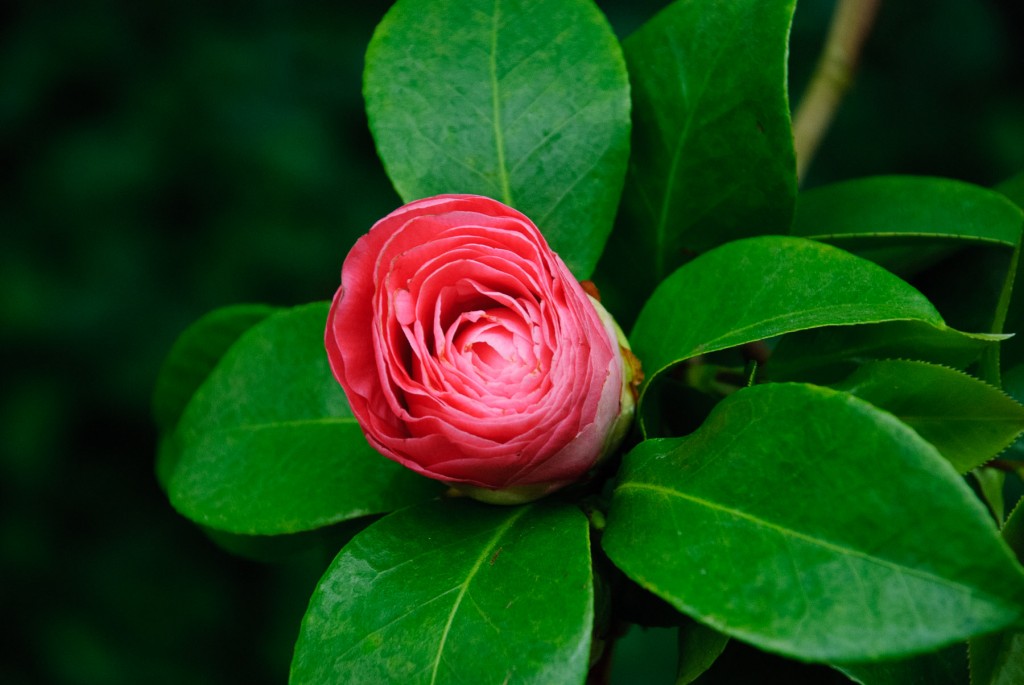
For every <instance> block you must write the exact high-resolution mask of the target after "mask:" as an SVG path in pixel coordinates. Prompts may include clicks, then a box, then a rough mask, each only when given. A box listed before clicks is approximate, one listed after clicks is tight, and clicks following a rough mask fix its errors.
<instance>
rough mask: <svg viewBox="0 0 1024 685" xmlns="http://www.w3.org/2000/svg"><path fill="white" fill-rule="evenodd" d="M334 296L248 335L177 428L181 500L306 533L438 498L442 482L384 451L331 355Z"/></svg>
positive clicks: (216, 519)
mask: <svg viewBox="0 0 1024 685" xmlns="http://www.w3.org/2000/svg"><path fill="white" fill-rule="evenodd" d="M327 309H328V305H327V303H318V304H313V305H306V306H303V307H296V308H295V309H290V310H284V311H281V312H279V313H277V314H274V315H272V316H270V317H268V318H266V319H265V320H263V321H262V322H261V323H259V324H257V325H256V326H254V327H252V328H250V329H249V330H248V331H247V332H246V333H244V334H243V335H242V336H241V337H240V338H239V339H238V341H237V342H236V343H235V344H234V345H233V346H232V347H231V348H230V349H229V350H228V352H227V353H226V354H225V355H224V356H223V358H222V359H221V360H220V362H219V363H218V364H217V366H216V367H215V368H214V370H213V371H212V372H211V373H210V375H209V377H208V378H207V379H206V381H205V382H204V383H203V384H202V385H201V386H200V388H199V390H197V391H196V393H195V394H194V395H193V396H192V400H191V401H190V402H189V404H188V406H187V407H186V409H185V412H184V414H183V415H182V417H181V420H180V422H179V424H178V429H177V431H176V432H175V434H174V435H173V436H172V443H171V444H172V446H173V449H175V450H177V451H178V452H179V456H178V463H177V466H176V468H175V469H174V472H173V474H172V475H171V478H170V482H169V484H168V495H169V497H170V500H171V504H173V505H174V507H175V508H176V509H178V511H180V512H181V513H182V514H184V515H185V516H187V517H188V518H190V519H192V520H193V521H195V522H197V523H200V524H202V525H204V526H209V527H211V528H214V529H217V530H222V531H226V532H231V533H243V534H248V535H276V534H283V533H296V532H300V531H304V530H311V529H314V528H319V527H322V526H326V525H330V524H332V523H337V522H339V521H343V520H346V519H351V518H356V517H359V516H364V515H367V514H374V513H381V512H385V511H390V510H392V509H395V508H397V507H400V506H405V505H406V504H409V503H412V502H418V501H422V500H424V499H427V498H430V497H432V496H434V494H436V492H437V491H438V488H439V486H438V484H437V483H434V482H432V481H427V480H426V479H424V478H421V477H420V476H418V475H416V474H414V473H412V472H411V471H409V470H407V469H405V468H403V467H401V466H399V465H398V464H396V463H394V462H392V461H391V460H389V459H386V458H384V457H383V456H381V455H380V454H378V453H377V452H376V451H374V450H373V449H372V448H371V447H370V446H369V445H368V444H367V443H366V439H365V438H364V437H363V433H362V431H361V429H360V428H359V426H358V424H357V423H356V421H355V419H354V418H352V415H351V412H350V411H349V408H348V403H347V402H346V401H345V395H344V393H343V392H342V390H341V387H340V386H339V385H338V383H337V382H336V381H335V380H334V377H333V376H332V374H331V371H330V369H329V367H328V365H327V355H326V353H325V352H324V347H323V330H324V324H325V321H326V319H327Z"/></svg>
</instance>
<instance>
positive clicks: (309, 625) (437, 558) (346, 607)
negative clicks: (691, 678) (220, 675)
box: [290, 500, 594, 685]
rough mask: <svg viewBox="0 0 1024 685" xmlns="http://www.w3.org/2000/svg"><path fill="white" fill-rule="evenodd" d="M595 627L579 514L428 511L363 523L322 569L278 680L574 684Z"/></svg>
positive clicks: (431, 507)
mask: <svg viewBox="0 0 1024 685" xmlns="http://www.w3.org/2000/svg"><path fill="white" fill-rule="evenodd" d="M593 619H594V616H593V585H592V572H591V564H590V541H589V529H588V523H587V519H586V517H585V516H583V514H582V513H580V511H579V510H578V509H575V508H573V507H568V506H550V505H544V504H539V505H529V506H521V507H493V506H485V505H481V504H478V503H475V502H468V501H450V500H449V501H438V502H433V503H428V504H425V505H421V506H418V507H413V508H410V509H405V510H402V511H399V512H396V513H394V514H391V515H390V516H388V517H386V518H384V519H382V520H381V521H379V522H377V523H375V524H373V525H372V526H370V527H369V528H367V529H366V530H365V531H363V532H362V533H360V534H359V535H357V536H356V537H355V538H353V540H352V542H350V543H349V544H348V545H347V546H346V547H345V548H344V549H343V550H342V551H341V553H340V554H339V555H338V557H337V558H336V559H335V560H334V563H333V564H331V567H330V568H329V569H327V572H326V573H325V574H324V576H323V579H322V580H321V581H320V584H319V585H318V586H317V589H316V591H315V592H314V593H313V598H312V599H311V600H310V605H309V609H308V611H307V612H306V616H305V618H304V619H303V621H302V628H301V630H300V632H299V639H298V642H297V644H296V646H295V657H294V660H293V662H292V673H291V680H290V682H291V683H292V685H307V684H308V685H329V684H332V683H338V684H339V685H341V684H342V683H403V685H404V684H409V685H415V684H416V683H432V684H441V683H474V685H477V684H479V685H486V684H487V683H495V684H496V685H497V684H505V683H537V684H538V685H546V684H547V683H567V684H568V683H583V681H584V679H585V678H586V674H587V668H588V665H589V658H590V639H591V635H590V633H591V628H592V622H593Z"/></svg>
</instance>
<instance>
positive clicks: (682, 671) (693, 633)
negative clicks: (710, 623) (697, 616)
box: [676, 621, 729, 685]
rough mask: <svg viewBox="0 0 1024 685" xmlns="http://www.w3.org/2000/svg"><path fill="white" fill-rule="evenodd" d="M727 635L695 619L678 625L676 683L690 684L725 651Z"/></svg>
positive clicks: (679, 684) (680, 684) (727, 642)
mask: <svg viewBox="0 0 1024 685" xmlns="http://www.w3.org/2000/svg"><path fill="white" fill-rule="evenodd" d="M727 644H729V636H728V635H725V634H723V633H720V632H718V631H717V630H715V629H713V628H709V627H707V626H706V625H704V624H702V623H697V622H696V621H687V622H686V623H684V624H683V625H681V626H680V627H679V672H678V673H677V675H676V685H690V683H692V682H694V681H695V680H697V678H699V677H700V676H701V675H703V674H704V672H705V671H707V670H708V669H709V668H711V665H712V664H714V663H715V660H716V659H718V657H720V656H721V655H722V652H723V651H725V646H726V645H727Z"/></svg>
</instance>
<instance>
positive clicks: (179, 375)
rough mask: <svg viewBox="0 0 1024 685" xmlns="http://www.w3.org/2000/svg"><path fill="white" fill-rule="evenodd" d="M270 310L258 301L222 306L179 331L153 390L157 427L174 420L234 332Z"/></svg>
mask: <svg viewBox="0 0 1024 685" xmlns="http://www.w3.org/2000/svg"><path fill="white" fill-rule="evenodd" d="M274 311H275V308H274V307H269V306H267V305H260V304H243V305H234V306H231V307H224V308H222V309H217V310H215V311H212V312H210V313H209V314H206V315H205V316H203V317H202V318H201V319H199V320H198V321H196V322H195V323H193V324H192V325H191V326H189V327H188V328H186V329H185V331H184V332H182V334H181V335H180V336H179V337H178V339H177V340H176V341H175V342H174V346H173V347H171V351H170V352H169V353H168V354H167V357H166V358H165V359H164V363H163V366H162V367H161V368H160V374H159V375H158V376H157V379H156V386H155V389H154V390H153V417H154V418H155V419H156V423H157V426H158V427H159V428H160V430H161V431H167V430H170V429H172V428H173V427H174V425H175V424H177V422H178V419H179V418H181V413H182V412H183V411H184V410H185V405H187V404H188V401H189V400H190V399H191V398H192V395H193V394H194V393H195V391H196V390H197V389H198V388H199V386H200V385H201V384H202V382H203V381H204V380H206V377H207V376H208V375H209V374H210V371H211V370H212V369H213V367H214V366H215V365H216V364H217V362H218V361H220V358H221V357H222V356H224V353H225V352H227V351H228V348H229V347H231V345H233V344H234V342H235V341H236V340H238V336H240V335H242V333H244V332H245V331H247V330H249V329H250V328H252V327H253V326H255V325H256V324H258V323H259V322H260V321H262V320H263V319H265V318H267V317H268V316H270V315H271V314H272V313H274Z"/></svg>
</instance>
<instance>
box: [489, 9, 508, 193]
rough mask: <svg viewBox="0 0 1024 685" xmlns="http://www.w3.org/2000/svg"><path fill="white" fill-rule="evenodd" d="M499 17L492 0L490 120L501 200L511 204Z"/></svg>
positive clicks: (498, 11)
mask: <svg viewBox="0 0 1024 685" xmlns="http://www.w3.org/2000/svg"><path fill="white" fill-rule="evenodd" d="M500 17H501V0H494V13H493V17H492V18H491V54H490V62H489V65H488V66H489V70H490V78H491V108H492V111H491V121H492V123H493V124H494V144H495V147H496V149H497V155H498V178H499V180H500V181H501V201H502V202H504V203H505V204H507V205H509V206H510V207H511V206H512V189H511V186H510V183H509V176H508V166H507V165H506V163H505V136H504V134H503V132H502V128H501V89H500V87H499V83H498V24H499V23H500Z"/></svg>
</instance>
